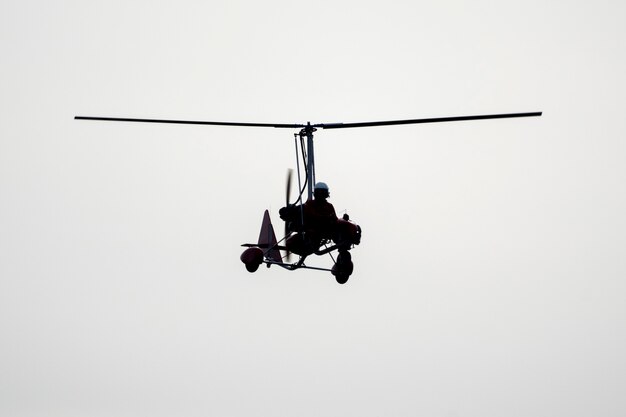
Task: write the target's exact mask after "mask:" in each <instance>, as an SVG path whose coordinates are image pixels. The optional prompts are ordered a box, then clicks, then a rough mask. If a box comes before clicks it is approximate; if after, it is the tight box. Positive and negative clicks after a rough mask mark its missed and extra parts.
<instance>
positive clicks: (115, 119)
mask: <svg viewBox="0 0 626 417" xmlns="http://www.w3.org/2000/svg"><path fill="white" fill-rule="evenodd" d="M74 119H75V120H97V121H103V122H139V123H173V124H179V125H212V126H244V127H277V128H289V129H300V128H303V127H304V126H305V125H302V124H285V123H243V122H206V121H200V120H164V119H131V118H128V117H94V116H74Z"/></svg>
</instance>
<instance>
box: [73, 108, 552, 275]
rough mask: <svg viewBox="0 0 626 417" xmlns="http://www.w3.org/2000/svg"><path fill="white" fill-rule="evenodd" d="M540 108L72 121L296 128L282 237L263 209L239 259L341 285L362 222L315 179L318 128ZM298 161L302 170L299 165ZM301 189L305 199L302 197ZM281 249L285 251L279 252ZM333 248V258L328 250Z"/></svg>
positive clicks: (249, 267) (349, 271)
mask: <svg viewBox="0 0 626 417" xmlns="http://www.w3.org/2000/svg"><path fill="white" fill-rule="evenodd" d="M541 114H542V112H529V113H506V114H485V115H476V116H454V117H437V118H428V119H408V120H386V121H378V122H358V123H316V124H311V123H310V122H308V123H306V124H285V123H244V122H208V121H196V120H163V119H133V118H121V117H93V116H75V117H74V118H75V119H77V120H99V121H116V122H142V123H173V124H190V125H213V126H239V127H273V128H286V129H298V130H299V131H298V133H295V134H294V141H295V145H296V146H295V149H296V161H297V164H296V165H297V177H298V190H299V193H298V196H297V198H296V199H295V201H293V202H292V201H291V198H290V194H291V182H292V172H293V171H292V170H289V171H288V174H287V185H286V198H285V206H284V207H282V208H281V209H280V211H279V214H280V218H281V219H282V220H283V221H284V222H285V234H284V237H283V238H282V239H281V240H280V241H278V240H277V239H276V234H275V232H274V227H273V226H272V222H271V220H270V214H269V211H268V210H265V213H264V215H263V222H262V225H261V232H260V234H259V239H258V242H257V243H244V244H243V245H242V246H244V247H246V249H245V250H244V252H243V253H242V254H241V257H240V259H241V261H242V262H243V263H244V264H245V267H246V269H247V270H248V271H249V272H255V271H257V270H258V268H259V266H260V265H261V264H266V265H267V267H268V268H269V267H270V266H272V265H277V266H280V267H282V268H285V269H288V270H292V271H293V270H296V269H304V268H306V269H315V270H321V271H328V272H331V273H332V275H333V276H334V277H335V279H336V280H337V282H338V283H340V284H345V283H346V282H347V281H348V279H349V278H350V275H351V274H352V272H353V269H354V265H353V263H352V257H351V255H350V250H351V249H353V248H354V246H356V245H358V244H359V243H361V227H360V226H359V225H357V224H356V223H354V222H353V221H351V220H350V218H349V216H348V215H347V214H344V215H343V216H342V218H338V217H337V215H336V213H335V210H334V208H333V206H332V205H331V204H330V203H329V202H328V201H326V199H327V198H328V197H329V187H328V185H327V184H326V183H324V182H316V176H315V152H314V146H313V134H314V132H316V131H317V129H346V128H356V127H373V126H393V125H405V124H420V123H439V122H457V121H469V120H484V119H505V118H518V117H533V116H541ZM301 166H302V169H301ZM305 191H306V201H304V196H305ZM281 251H282V252H284V253H285V255H282V254H281ZM334 252H336V255H337V256H336V257H335V256H333V253H334ZM291 253H294V254H296V255H298V256H299V258H298V260H297V261H296V262H293V263H292V262H291V261H290V254H291ZM311 255H318V256H321V255H329V256H330V257H331V258H332V260H333V266H332V268H330V269H329V268H322V267H316V266H311V265H307V264H305V261H306V259H307V258H308V257H309V256H311Z"/></svg>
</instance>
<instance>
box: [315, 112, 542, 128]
mask: <svg viewBox="0 0 626 417" xmlns="http://www.w3.org/2000/svg"><path fill="white" fill-rule="evenodd" d="M541 113H542V112H532V113H507V114H483V115H478V116H455V117H434V118H430V119H408V120H386V121H381V122H358V123H320V124H315V125H312V126H313V127H319V128H322V129H343V128H348V127H371V126H392V125H411V124H418V123H438V122H460V121H464V120H483V119H507V118H513V117H532V116H541Z"/></svg>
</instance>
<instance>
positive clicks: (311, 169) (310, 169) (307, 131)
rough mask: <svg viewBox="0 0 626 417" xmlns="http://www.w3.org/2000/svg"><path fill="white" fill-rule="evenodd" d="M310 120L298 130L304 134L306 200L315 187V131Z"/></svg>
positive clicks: (311, 195)
mask: <svg viewBox="0 0 626 417" xmlns="http://www.w3.org/2000/svg"><path fill="white" fill-rule="evenodd" d="M316 130H317V129H315V128H314V127H313V126H311V122H307V124H306V127H305V128H304V129H302V130H301V131H300V134H301V135H306V155H307V162H306V164H307V167H306V173H307V176H308V178H307V180H308V181H307V194H308V197H307V199H308V200H311V199H312V198H313V189H314V187H315V150H314V148H313V132H315V131H316Z"/></svg>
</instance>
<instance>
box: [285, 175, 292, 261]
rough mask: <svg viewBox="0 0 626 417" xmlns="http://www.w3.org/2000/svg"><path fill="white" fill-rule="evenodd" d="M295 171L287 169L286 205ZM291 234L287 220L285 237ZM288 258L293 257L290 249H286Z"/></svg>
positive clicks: (288, 259) (286, 204)
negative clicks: (292, 175)
mask: <svg viewBox="0 0 626 417" xmlns="http://www.w3.org/2000/svg"><path fill="white" fill-rule="evenodd" d="M292 173H293V169H288V170H287V186H286V189H285V206H288V205H289V198H290V196H291V174H292ZM288 235H289V224H288V222H285V237H287V236H288ZM286 245H287V242H286V241H285V246H286ZM286 252H287V253H286V256H285V258H286V260H287V262H289V261H290V259H291V252H289V249H286Z"/></svg>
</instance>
